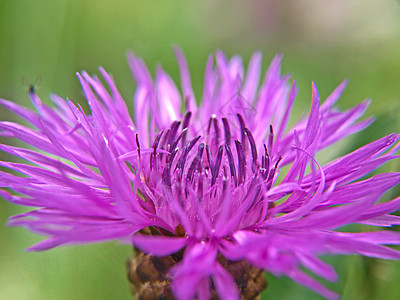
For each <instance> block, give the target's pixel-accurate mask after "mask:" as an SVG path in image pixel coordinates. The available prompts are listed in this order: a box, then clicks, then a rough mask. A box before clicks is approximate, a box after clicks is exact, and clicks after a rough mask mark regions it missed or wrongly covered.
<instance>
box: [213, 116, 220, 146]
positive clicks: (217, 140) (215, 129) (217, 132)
mask: <svg viewBox="0 0 400 300" xmlns="http://www.w3.org/2000/svg"><path fill="white" fill-rule="evenodd" d="M213 119H214V121H213V123H214V131H215V140H214V141H213V145H219V126H218V120H217V118H213Z"/></svg>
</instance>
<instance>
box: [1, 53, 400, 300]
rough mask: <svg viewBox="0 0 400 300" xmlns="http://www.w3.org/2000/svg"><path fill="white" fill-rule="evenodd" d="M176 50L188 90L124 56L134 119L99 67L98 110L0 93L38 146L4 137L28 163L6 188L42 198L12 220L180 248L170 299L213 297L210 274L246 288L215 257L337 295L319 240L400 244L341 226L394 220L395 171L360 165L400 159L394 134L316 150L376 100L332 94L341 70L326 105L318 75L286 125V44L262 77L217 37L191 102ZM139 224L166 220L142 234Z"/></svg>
mask: <svg viewBox="0 0 400 300" xmlns="http://www.w3.org/2000/svg"><path fill="white" fill-rule="evenodd" d="M175 53H176V56H177V60H178V64H179V68H180V74H181V91H180V90H179V89H178V88H177V87H176V85H175V83H174V82H173V81H172V79H171V78H170V77H169V76H168V75H167V74H166V73H165V72H164V71H163V70H162V69H161V68H158V69H157V72H156V75H155V78H154V79H153V78H152V77H151V75H150V73H149V71H148V70H147V68H146V66H145V65H144V63H143V61H142V60H141V59H139V58H137V57H135V56H134V55H133V54H130V55H129V64H130V67H131V70H132V73H133V77H134V78H135V81H136V84H137V87H136V92H135V95H134V118H133V119H134V121H133V119H132V117H131V116H130V113H129V112H128V110H127V107H126V104H125V102H124V100H123V99H122V97H121V96H120V94H119V93H118V90H117V88H116V85H115V83H114V81H113V79H112V77H111V76H110V75H109V74H108V73H106V72H105V71H104V70H103V69H100V73H101V75H102V77H103V80H104V81H105V83H106V86H105V85H104V84H103V83H102V82H101V80H100V79H99V78H97V77H92V76H89V75H88V74H87V73H86V72H82V73H81V74H78V78H79V80H80V82H81V84H82V87H83V91H84V93H85V96H86V99H87V101H88V104H89V106H90V110H91V113H90V114H86V113H85V112H84V110H83V109H82V108H81V107H80V106H79V105H76V104H74V103H73V102H71V101H70V100H66V101H65V100H64V99H62V98H60V97H59V96H56V95H52V97H51V99H52V101H53V102H54V105H53V106H54V107H50V106H48V105H46V104H44V103H43V102H42V101H41V100H40V99H39V97H38V96H37V95H36V94H35V93H34V91H33V90H31V92H30V97H31V99H32V102H33V104H34V106H35V108H36V110H37V112H33V111H31V110H28V109H26V108H24V107H22V106H19V105H17V104H15V103H13V102H10V101H6V100H1V104H2V105H3V107H5V108H6V109H8V110H10V111H11V112H13V113H15V114H17V115H19V116H20V117H22V118H23V119H24V120H25V121H28V122H29V123H30V124H31V125H32V126H29V127H26V126H23V125H20V124H17V123H12V122H1V123H0V130H1V135H2V136H7V137H12V138H16V139H19V140H21V141H23V142H25V143H27V144H28V145H30V147H29V148H19V147H14V146H10V145H5V144H2V145H0V149H1V150H2V151H5V152H8V153H10V154H12V155H15V156H17V157H20V158H23V159H25V160H26V161H27V163H13V162H4V161H3V162H0V165H1V166H3V167H5V168H9V169H10V170H13V171H16V172H17V173H20V175H13V174H11V173H8V172H1V173H0V186H1V187H4V188H8V189H4V190H0V193H1V194H0V195H1V196H3V197H4V198H5V199H7V200H9V201H10V202H12V203H15V204H18V205H23V206H30V207H36V208H37V209H35V210H33V211H30V212H27V213H23V214H20V215H17V216H13V217H11V218H10V222H9V224H10V225H12V226H24V227H26V228H28V229H29V230H31V231H33V232H36V233H39V234H43V235H46V236H48V238H47V239H46V240H44V241H42V242H40V243H38V244H36V245H34V246H32V247H31V248H29V250H32V251H40V250H46V249H50V248H53V247H56V246H61V245H69V244H85V243H92V242H102V241H108V240H121V241H123V242H127V243H133V245H134V246H135V247H136V248H138V249H140V250H141V251H142V252H144V253H147V254H150V255H153V256H168V255H171V254H174V253H176V252H178V251H181V252H183V257H182V259H181V261H180V262H179V263H177V264H176V265H175V266H174V267H173V268H171V269H170V271H169V272H170V276H171V278H172V285H171V289H172V292H173V293H174V296H175V297H176V298H177V299H193V298H195V297H198V299H208V298H210V290H211V288H215V290H216V292H217V293H218V295H219V296H220V298H222V299H239V298H240V293H239V291H238V288H237V287H236V284H235V281H234V279H233V277H232V274H230V273H229V272H228V271H227V270H226V269H225V268H224V267H223V266H222V265H221V263H220V259H219V257H221V256H223V257H225V258H226V259H228V260H231V261H237V260H244V261H247V262H248V263H249V264H251V265H253V266H255V267H257V268H259V269H262V270H266V271H268V272H270V273H272V274H275V275H278V276H280V275H286V276H288V277H290V278H291V279H293V280H294V281H296V282H298V283H300V284H302V285H304V286H307V287H308V288H310V289H312V290H314V291H316V292H318V293H320V294H321V295H323V296H324V297H326V298H329V299H335V298H336V297H337V295H336V294H335V293H334V292H332V291H330V290H328V289H327V288H325V287H324V286H323V285H322V284H321V283H319V282H318V281H317V280H315V279H314V278H313V277H311V276H309V275H307V274H306V273H305V272H304V271H302V268H306V269H308V270H310V271H311V272H313V273H315V274H316V275H317V276H320V277H322V278H324V279H327V280H330V281H334V280H336V279H337V275H336V273H335V271H334V270H333V268H332V267H331V266H330V265H328V264H326V263H325V262H323V261H321V260H320V259H319V256H320V255H322V254H354V253H356V254H361V255H365V256H370V257H378V258H384V259H400V252H399V251H396V250H394V249H391V248H389V247H387V246H385V245H391V244H400V234H399V233H397V232H394V231H384V230H382V231H372V232H351V233H350V232H343V231H338V228H340V227H342V226H344V225H346V224H350V223H360V224H368V225H373V226H380V227H381V226H383V227H388V226H392V225H398V224H400V218H399V217H397V216H394V215H390V213H391V212H394V211H396V210H397V209H399V208H400V198H396V199H394V200H392V201H389V202H383V203H380V202H379V199H380V197H381V195H382V194H383V193H385V192H386V191H387V190H389V189H390V188H392V187H393V186H395V185H397V184H398V183H399V182H400V174H399V173H384V174H378V175H375V176H372V177H371V176H370V177H368V175H367V174H369V173H370V172H371V171H373V170H374V169H376V168H377V167H379V166H381V165H382V164H384V163H385V162H387V161H389V160H392V159H394V158H396V151H397V148H398V146H399V143H398V140H399V137H398V135H396V134H391V135H389V136H386V137H383V138H381V139H379V140H376V141H373V142H371V143H370V144H368V145H366V146H363V147H361V148H359V149H357V150H356V151H354V152H352V153H350V154H347V155H345V156H343V157H340V158H338V159H336V160H334V161H332V162H330V163H328V164H326V165H324V166H321V165H320V164H319V163H318V161H317V160H316V159H315V155H316V154H317V153H318V152H319V151H320V150H322V149H324V148H326V147H328V146H330V145H332V144H334V143H335V142H337V141H338V140H340V139H342V138H344V137H346V136H348V135H350V134H353V133H355V132H357V131H360V130H362V129H364V128H365V127H366V126H368V125H369V124H370V123H371V122H372V120H371V119H366V120H362V121H358V119H359V118H360V117H361V116H362V115H363V113H364V111H365V110H366V109H367V107H368V104H369V102H368V101H365V102H362V103H361V104H359V105H357V106H355V107H354V108H351V109H349V110H347V111H343V112H342V111H340V110H338V109H337V108H335V107H334V105H335V103H336V101H337V100H338V99H339V97H340V95H341V93H342V92H343V90H344V88H345V86H346V82H343V83H341V84H340V85H339V86H338V87H337V88H336V89H335V90H334V91H333V92H332V93H331V94H330V96H329V97H328V98H327V99H326V100H325V101H323V103H322V104H320V99H319V95H318V91H317V89H316V87H315V85H313V87H312V103H311V109H310V112H309V114H308V116H307V117H305V118H303V119H301V120H300V121H299V122H297V123H296V124H295V125H294V126H293V127H292V128H290V129H287V124H288V121H289V117H290V112H291V108H292V106H293V102H294V100H295V97H296V94H297V92H298V89H297V88H296V83H295V82H293V83H292V84H290V83H289V82H290V78H289V76H281V74H280V63H281V56H280V55H278V56H276V57H275V58H274V59H273V61H272V63H271V65H270V67H269V69H268V71H267V72H266V75H265V78H264V79H263V81H262V82H261V83H260V80H261V76H260V75H261V55H260V53H255V54H254V55H253V56H252V58H251V60H250V62H249V65H248V68H247V72H246V73H245V72H244V67H243V64H242V61H241V59H240V57H237V56H235V57H233V58H231V59H228V58H227V57H226V56H225V55H224V54H223V53H222V52H217V53H216V56H215V59H214V57H213V56H210V57H209V59H208V61H207V64H206V70H205V78H204V90H203V95H202V99H201V101H199V102H197V101H196V100H195V96H194V93H193V90H192V86H191V80H190V75H189V71H188V67H187V63H186V61H185V59H184V57H183V55H182V53H181V52H180V50H178V49H175ZM197 103H200V104H199V105H198V104H197ZM31 149H34V150H31ZM285 166H286V167H285ZM282 167H285V170H287V172H285V174H283V172H282V173H280V170H281V169H282ZM366 175H367V176H366ZM10 189H11V190H12V191H13V192H9V190H10ZM145 228H151V229H152V232H156V233H157V234H153V235H146V234H143V229H145ZM210 279H211V280H212V283H211V280H210Z"/></svg>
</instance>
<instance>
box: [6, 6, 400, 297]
mask: <svg viewBox="0 0 400 300" xmlns="http://www.w3.org/2000/svg"><path fill="white" fill-rule="evenodd" d="M399 25H400V5H399V3H398V1H393V0H382V1H379V2H378V1H372V0H348V1H334V0H328V1H318V2H317V1H313V0H298V1H296V0H291V1H278V0H274V1H273V0H271V1H262V0H259V1H257V0H249V1H240V0H215V1H177V0H170V1H155V0H147V1H137V0H134V1H123V0H114V1H106V0H96V1H94V0H86V1H79V0H56V1H46V0H36V1H30V0H0V45H1V46H0V96H1V97H2V98H6V99H11V100H13V101H16V102H18V103H22V104H24V105H27V106H28V107H31V104H29V103H28V97H27V88H28V86H29V84H31V83H35V82H36V89H37V92H38V94H39V95H40V96H41V97H42V99H43V100H44V101H47V96H48V94H49V93H50V92H56V93H58V94H59V95H61V96H63V97H69V98H70V99H72V100H73V101H74V102H80V103H82V102H84V97H83V96H82V92H81V89H80V87H79V83H78V80H77V79H76V77H75V75H74V73H75V72H77V71H81V70H83V69H85V70H87V71H88V72H89V73H96V72H97V67H98V66H99V65H100V64H101V66H103V67H105V68H106V70H108V71H109V72H111V73H112V74H113V75H114V78H115V79H116V82H117V85H118V86H119V88H120V90H121V93H122V95H123V96H124V97H125V99H126V101H127V103H128V104H129V106H130V107H132V105H131V101H132V100H131V99H132V96H133V92H134V84H133V81H132V79H131V75H130V71H129V69H128V67H127V63H126V59H125V55H124V54H125V53H126V52H127V51H128V50H132V51H134V52H135V53H136V54H137V55H139V56H141V57H143V58H144V60H145V61H146V62H147V64H148V65H149V67H150V69H151V70H154V69H155V67H156V65H158V64H160V63H161V64H162V65H163V67H164V68H165V69H166V70H167V71H168V72H169V73H171V74H172V76H173V78H174V79H176V80H178V78H179V75H178V73H177V71H178V68H177V64H176V62H175V59H174V56H173V53H172V50H171V46H173V45H179V46H180V47H181V48H182V49H183V51H184V53H185V54H186V57H187V59H188V61H189V66H190V69H191V71H192V81H193V86H194V89H195V93H196V94H197V95H198V97H200V95H201V87H202V80H203V70H204V66H205V62H206V59H207V56H208V55H209V54H210V53H214V52H215V51H216V50H217V49H222V50H223V51H225V52H226V53H227V54H228V55H233V54H240V55H242V56H243V58H244V61H245V62H246V63H247V62H248V60H249V57H250V55H251V53H252V52H253V51H255V50H261V51H262V52H263V53H264V70H265V69H266V66H267V65H268V63H269V61H270V60H271V59H272V57H273V56H274V54H275V53H277V52H282V53H283V54H284V60H283V72H284V73H286V72H291V74H292V75H293V77H294V78H296V79H297V82H298V85H299V87H300V94H299V96H298V100H297V101H298V102H297V103H296V105H295V107H294V113H293V115H294V116H300V115H303V114H305V113H306V112H307V109H308V107H309V103H310V100H309V99H310V95H311V88H310V86H311V84H310V83H311V81H312V80H315V81H316V83H317V86H318V88H319V91H320V94H321V97H322V99H324V98H325V97H326V96H327V95H328V94H329V93H330V92H331V91H332V90H333V89H334V88H335V86H336V85H337V84H339V83H340V82H341V81H342V80H343V79H344V78H348V79H350V84H349V86H348V88H347V90H346V92H345V93H344V95H343V98H342V99H341V100H340V102H339V106H340V107H342V108H349V107H351V106H352V105H354V104H356V103H358V102H359V101H361V100H363V99H364V98H367V97H370V98H372V100H373V102H372V105H371V108H370V109H369V110H368V112H367V115H372V114H373V115H376V116H377V122H376V123H375V124H374V125H372V126H371V127H370V128H369V129H367V130H366V131H364V133H360V134H358V135H356V136H355V138H353V137H351V138H349V139H347V140H346V141H345V142H344V143H341V144H340V147H338V148H337V150H335V151H334V155H339V154H341V153H344V152H346V151H349V150H351V149H354V148H356V147H358V146H360V145H361V144H365V143H367V142H370V141H372V139H374V138H377V137H380V136H382V135H385V134H388V133H391V132H393V131H399V125H400V124H399V118H398V115H399V109H400V105H399V102H400V101H399V99H400V88H399V79H400V76H399V75H400V71H399V70H400V56H399V55H398V53H400V39H399V35H400V26H399ZM23 78H24V79H23ZM37 78H41V79H40V82H38V81H39V80H37ZM0 117H1V119H10V117H9V114H8V113H7V112H6V111H4V110H2V109H0ZM330 155H332V153H330ZM3 159H4V157H3ZM398 166H399V164H398V163H394V164H392V165H390V166H389V167H387V169H390V170H398ZM18 212H21V208H18V207H15V206H12V205H10V204H8V203H5V202H4V201H2V202H0V223H2V224H4V223H5V222H6V220H7V218H8V217H9V216H10V215H13V214H16V213H18ZM0 234H1V237H2V243H1V244H0V299H15V300H27V299H28V300H30V299H42V300H46V299H60V300H62V299H66V300H67V299H68V300H69V299H98V300H100V299H130V298H131V297H130V294H129V287H128V283H127V281H126V276H125V261H126V259H127V258H128V257H129V256H130V255H131V254H132V250H131V248H130V247H129V246H120V245H116V243H107V244H101V245H88V246H76V247H64V248H59V249H53V250H50V251H47V252H43V253H24V252H23V249H24V248H26V247H28V246H29V245H32V244H33V243H35V242H37V241H39V240H40V237H37V236H35V235H33V234H30V233H28V232H26V231H25V230H24V229H21V228H6V227H5V226H0ZM327 260H328V261H329V262H331V263H333V264H334V265H335V267H336V269H337V270H338V273H339V275H340V280H339V282H337V283H334V284H332V283H328V286H329V287H331V288H332V289H333V290H335V291H337V292H338V293H340V294H343V299H360V300H362V299H387V300H389V299H393V300H394V299H398V295H397V285H398V282H399V280H400V271H399V270H400V268H399V267H400V263H399V262H390V261H378V260H373V259H365V258H361V257H342V258H336V257H328V258H327ZM267 277H268V281H269V288H268V290H267V291H266V292H265V293H264V296H263V299H307V300H312V299H321V297H320V296H318V295H316V294H315V293H313V292H311V291H309V290H307V289H305V288H303V287H301V286H299V285H297V284H295V283H293V282H291V281H290V280H289V279H286V278H274V277H273V276H270V275H267Z"/></svg>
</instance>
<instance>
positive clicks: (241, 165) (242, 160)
mask: <svg viewBox="0 0 400 300" xmlns="http://www.w3.org/2000/svg"><path fill="white" fill-rule="evenodd" d="M235 144H236V152H237V155H238V169H239V173H238V184H241V183H242V181H245V180H246V157H245V155H244V151H243V146H242V144H241V143H240V142H239V141H238V140H235Z"/></svg>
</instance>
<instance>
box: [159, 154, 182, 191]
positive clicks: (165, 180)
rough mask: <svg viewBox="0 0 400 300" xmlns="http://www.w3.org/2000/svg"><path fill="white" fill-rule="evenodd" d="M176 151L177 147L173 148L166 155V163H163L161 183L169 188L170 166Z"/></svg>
mask: <svg viewBox="0 0 400 300" xmlns="http://www.w3.org/2000/svg"><path fill="white" fill-rule="evenodd" d="M177 152H178V148H175V149H174V150H173V151H172V152H171V153H170V154H169V156H168V157H167V163H166V164H165V168H164V172H163V175H162V181H163V183H164V184H165V185H166V186H167V187H168V188H169V189H171V188H172V184H171V172H170V171H171V166H172V162H173V161H174V158H175V155H176V153H177Z"/></svg>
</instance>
